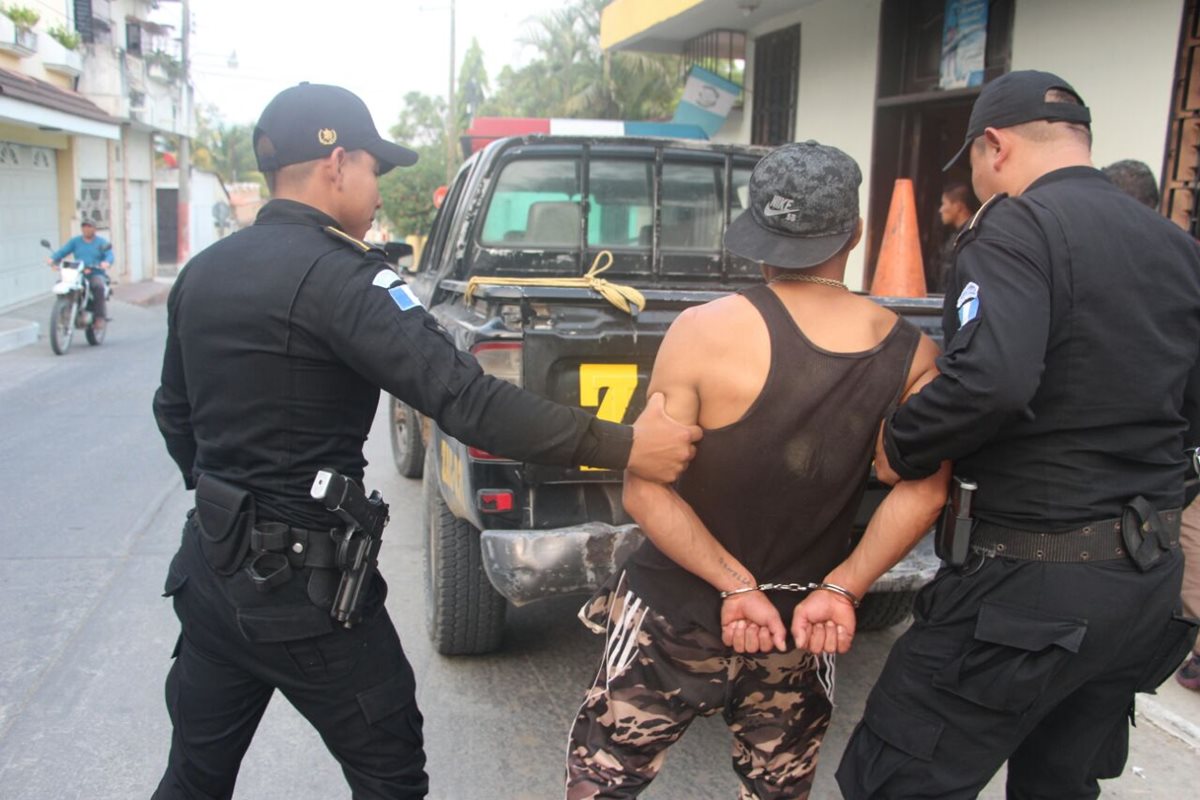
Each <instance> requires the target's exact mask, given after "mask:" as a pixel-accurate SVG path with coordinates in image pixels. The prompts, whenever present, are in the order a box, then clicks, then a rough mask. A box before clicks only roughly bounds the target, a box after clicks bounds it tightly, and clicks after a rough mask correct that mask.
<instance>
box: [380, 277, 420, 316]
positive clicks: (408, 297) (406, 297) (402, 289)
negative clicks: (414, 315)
mask: <svg viewBox="0 0 1200 800" xmlns="http://www.w3.org/2000/svg"><path fill="white" fill-rule="evenodd" d="M388 294H390V295H391V296H392V300H394V301H396V305H398V306H400V310H401V311H408V310H410V309H413V308H421V307H422V306H421V301H420V300H418V299H417V296H416V295H415V294H413V290H412V289H410V288H408V287H407V286H405V285H404V284H403V283H402V284H400V285H399V286H393V287H392V288H390V289H388Z"/></svg>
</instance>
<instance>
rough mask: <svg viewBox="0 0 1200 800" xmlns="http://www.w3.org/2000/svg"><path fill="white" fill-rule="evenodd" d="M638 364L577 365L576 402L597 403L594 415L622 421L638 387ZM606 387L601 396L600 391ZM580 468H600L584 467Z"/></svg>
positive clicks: (613, 420)
mask: <svg viewBox="0 0 1200 800" xmlns="http://www.w3.org/2000/svg"><path fill="white" fill-rule="evenodd" d="M637 382H638V373H637V364H580V365H579V404H580V405H581V406H599V409H597V411H596V416H597V417H599V418H600V419H603V420H608V421H609V422H624V421H625V412H626V411H628V410H629V402H630V401H631V400H633V393H634V391H635V390H636V389H637ZM601 389H607V390H608V391H607V392H605V393H604V397H603V399H601V397H600V390H601ZM583 469H589V470H590V469H601V467H584V468H583Z"/></svg>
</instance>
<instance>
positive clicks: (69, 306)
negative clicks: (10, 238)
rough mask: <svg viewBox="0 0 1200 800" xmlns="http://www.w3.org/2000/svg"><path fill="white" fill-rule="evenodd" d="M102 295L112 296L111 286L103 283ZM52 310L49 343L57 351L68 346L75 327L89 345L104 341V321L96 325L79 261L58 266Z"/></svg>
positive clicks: (65, 261)
mask: <svg viewBox="0 0 1200 800" xmlns="http://www.w3.org/2000/svg"><path fill="white" fill-rule="evenodd" d="M42 247H45V248H46V249H47V250H53V248H51V247H50V242H48V241H46V240H45V239H42ZM104 291H105V298H108V297H111V296H112V287H111V286H109V285H108V284H105V288H104ZM54 294H55V295H57V297H56V298H55V300H54V310H53V311H51V312H50V347H51V349H52V350H54V352H55V354H56V355H60V356H61V355H63V354H65V353H66V352H67V350H68V349H70V347H71V339H72V338H73V337H74V335H75V329H76V328H81V329H83V333H84V336H86V337H87V342H88V344H90V345H93V346H95V345H99V344H101V343H102V342H103V341H104V334H105V332H106V331H107V330H108V326H107V325H103V326H101V327H96V318H95V314H94V313H93V311H92V282H91V281H90V280H88V276H86V275H84V266H83V264H81V263H80V262H78V261H73V260H68V259H63V261H62V262H61V264H60V266H59V280H58V283H56V284H55V285H54Z"/></svg>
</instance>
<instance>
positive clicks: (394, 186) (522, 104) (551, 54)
mask: <svg viewBox="0 0 1200 800" xmlns="http://www.w3.org/2000/svg"><path fill="white" fill-rule="evenodd" d="M607 2H608V0H569V2H567V3H566V4H565V5H564V6H563V7H561V8H559V9H557V10H555V11H551V12H549V13H547V14H544V15H542V16H540V17H537V18H536V19H534V21H533V22H532V23H531V24H530V25H529V26H528V27H527V29H526V30H525V32H524V33H523V34H522V36H521V38H520V42H521V43H522V44H524V45H525V46H526V47H528V48H531V49H532V50H533V51H534V53H535V54H536V55H535V56H534V58H532V59H531V60H530V61H529V63H528V64H526V65H525V66H522V67H520V68H517V69H514V68H513V67H510V66H506V67H504V68H503V69H502V70H501V71H500V73H499V74H498V75H497V76H496V91H495V92H494V93H491V85H490V83H489V80H488V74H487V69H486V68H485V66H484V62H483V51H482V49H481V48H480V47H479V43H478V42H477V41H475V40H472V41H471V45H470V47H469V48H468V49H467V51H466V53H465V54H464V56H463V59H462V65H461V67H460V69H459V70H458V76H457V77H458V80H457V86H456V91H455V98H454V108H455V117H456V120H455V131H456V132H457V133H459V134H461V132H462V131H465V130H466V129H467V128H468V126H469V125H470V120H471V117H473V116H476V115H480V116H498V117H575V118H585V119H633V120H642V119H644V120H655V119H666V118H669V117H670V116H671V114H672V113H673V112H674V110H675V106H676V105H677V104H678V102H679V96H680V94H681V93H682V91H683V81H682V68H681V62H680V60H679V58H678V57H676V56H666V55H652V54H645V53H625V52H621V53H606V52H604V51H603V50H601V49H600V11H601V9H603V8H604V6H605V5H606V4H607ZM404 102H405V107H404V110H403V111H402V112H401V113H400V118H399V120H397V122H396V124H395V125H394V126H392V129H391V135H392V138H393V139H395V140H396V141H398V142H401V143H403V144H405V145H407V146H409V147H412V148H414V149H415V150H417V152H418V153H419V154H420V160H419V161H418V162H417V164H416V165H415V166H413V167H409V168H406V169H398V170H392V171H391V172H389V173H388V174H387V175H385V176H384V177H383V179H382V180H381V181H380V191H381V194H382V198H383V199H382V202H383V212H384V214H385V216H386V217H387V218H388V219H389V220H390V221H391V222H392V225H393V227H394V229H395V231H394V232H395V234H396V235H398V236H405V235H408V234H423V233H427V232H428V231H429V226H430V225H431V224H432V222H433V217H434V214H435V213H436V211H435V209H434V207H433V192H434V190H435V189H436V188H437V187H438V186H441V185H442V184H444V183H445V180H446V167H447V164H446V159H447V155H448V154H447V147H446V135H447V134H446V101H445V99H444V98H442V97H431V96H429V95H426V94H422V93H421V92H410V93H408V94H407V95H405V97H404ZM450 157H451V158H452V159H453V163H452V164H451V166H452V167H454V168H457V167H458V164H459V163H460V161H461V158H462V154H461V152H460V150H459V148H458V147H457V143H456V146H455V148H454V151H453V154H452V155H450Z"/></svg>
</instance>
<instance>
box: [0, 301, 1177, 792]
mask: <svg viewBox="0 0 1200 800" xmlns="http://www.w3.org/2000/svg"><path fill="white" fill-rule="evenodd" d="M16 313H17V315H28V316H30V318H32V319H36V320H39V321H41V320H43V319H44V318H45V317H46V316H48V313H49V306H48V305H46V307H45V308H44V309H42V308H41V307H40V306H33V307H29V308H26V309H22V310H21V311H19V312H16ZM112 313H113V314H114V316H115V317H116V319H115V320H114V322H113V325H112V328H111V329H110V334H109V339H108V341H107V342H106V343H105V344H104V345H103V346H102V347H99V348H91V347H88V346H87V345H86V343H83V342H82V340H80V341H79V342H77V343H76V345H75V346H74V347H73V348H72V350H71V351H70V352H69V353H68V354H67V355H66V356H63V357H57V356H54V355H53V354H52V353H51V352H50V348H49V345H48V343H47V342H46V340H45V337H44V335H43V337H42V339H41V340H40V341H39V342H38V343H37V344H36V345H31V346H29V347H25V348H22V349H20V350H15V351H12V352H9V353H4V354H0V408H2V409H3V413H2V414H0V455H2V456H3V457H2V458H0V487H2V488H0V507H2V512H0V797H2V798H5V800H54V799H56V798H88V799H89V800H108V799H109V798H112V799H114V800H115V799H116V798H131V797H148V796H149V795H150V793H151V791H152V790H153V787H154V786H155V785H156V783H157V781H158V777H159V775H160V774H161V770H162V766H163V764H164V761H165V757H166V753H167V747H168V744H169V740H170V726H169V722H168V719H167V714H166V710H165V707H164V705H163V699H162V684H163V679H164V678H165V676H166V673H167V669H168V667H169V665H170V660H169V654H170V651H171V647H172V645H173V643H174V640H175V637H176V635H177V633H178V627H177V624H176V622H175V618H174V616H173V614H172V612H171V609H170V605H169V603H168V601H166V600H164V599H162V598H161V597H160V596H159V594H160V592H161V587H162V581H163V578H164V576H165V574H166V568H167V564H168V562H169V560H170V556H171V554H172V553H173V552H174V549H175V547H176V544H177V541H178V536H179V530H180V526H181V523H182V521H183V518H184V513H185V512H186V510H187V509H188V508H189V507H190V505H191V496H190V494H189V493H187V492H185V491H184V490H183V488H182V483H181V481H180V479H179V476H178V474H177V472H176V470H175V468H174V465H173V464H172V463H171V461H170V460H169V458H168V457H167V455H166V452H165V450H164V449H163V446H162V443H161V440H160V439H159V437H158V434H157V431H156V429H155V427H154V422H153V419H152V417H151V413H150V398H151V396H152V394H153V391H154V388H155V386H156V384H157V377H158V368H159V359H160V357H161V348H162V338H163V332H164V322H165V313H164V311H163V309H162V308H161V307H152V308H140V307H135V306H131V305H127V304H124V303H115V304H114V309H113V312H112ZM382 420H383V417H382V416H381V417H379V418H378V421H377V426H376V431H375V433H374V435H373V436H372V438H371V439H370V440H369V441H368V444H367V454H368V457H369V458H370V459H371V467H370V468H369V469H368V473H367V482H368V484H369V485H370V486H371V487H373V488H378V489H380V490H381V491H382V492H383V494H384V496H385V497H386V498H387V500H388V501H389V503H390V504H391V506H392V511H393V521H392V524H391V526H390V527H389V529H388V531H387V537H386V539H385V542H384V547H383V554H382V562H383V571H384V574H385V575H387V577H388V580H389V583H390V586H391V592H390V595H389V597H388V608H389V611H390V612H391V614H392V617H393V619H394V620H395V621H396V624H397V626H398V627H399V629H400V635H401V639H402V641H403V642H404V643H405V647H406V648H407V650H408V654H409V658H410V660H411V661H412V663H413V667H414V669H415V671H416V674H417V680H418V685H419V700H420V703H421V707H422V709H423V711H424V714H425V719H426V727H425V734H426V743H427V749H428V754H429V763H428V769H429V772H430V775H431V781H432V788H431V797H433V798H447V799H449V800H468V799H473V798H494V799H495V800H523V799H525V798H538V799H540V798H555V797H561V786H562V760H563V752H564V749H565V740H566V731H567V727H568V725H569V724H570V721H571V719H572V717H573V715H574V713H575V710H576V709H577V707H578V705H579V703H580V701H581V699H582V696H583V692H584V689H585V688H586V686H587V685H588V684H589V682H590V680H591V678H592V675H593V674H594V671H595V668H596V664H597V661H598V658H599V652H600V645H601V641H600V639H599V638H598V637H596V636H593V635H592V634H590V633H588V632H587V631H586V630H585V629H584V628H583V627H582V626H581V625H580V624H578V622H577V621H576V620H575V619H574V612H575V610H576V607H577V606H578V605H579V598H567V599H563V600H560V601H556V602H553V603H547V604H543V605H534V606H530V607H526V608H522V609H516V610H514V611H513V612H512V613H511V614H510V618H509V625H508V631H507V637H506V640H505V646H504V649H503V651H502V652H500V653H498V654H495V655H492V656H487V657H473V658H444V657H441V656H438V655H436V654H435V653H433V652H432V650H431V648H430V645H429V642H428V639H427V637H426V635H425V631H424V610H423V586H422V580H423V579H422V572H421V559H422V551H421V534H420V530H419V518H420V511H419V504H420V487H419V483H418V482H414V481H408V480H405V479H403V478H400V477H398V476H397V475H396V473H395V471H394V470H393V469H392V466H391V461H390V456H389V450H388V439H387V433H386V429H385V428H384V427H383V425H382ZM898 633H899V630H898V629H893V630H891V631H886V632H882V633H876V634H867V635H863V636H860V637H859V641H858V643H857V646H856V649H855V650H854V651H853V652H852V653H851V654H850V655H849V656H846V657H843V658H842V660H841V663H840V665H839V673H838V682H837V702H838V709H837V711H836V713H835V719H834V724H833V726H832V728H831V730H830V733H829V735H828V737H827V738H826V741H825V748H824V749H825V753H826V758H825V761H824V762H823V764H822V766H821V768H820V769H819V774H818V779H817V785H816V788H815V789H814V792H813V797H814V798H818V799H820V798H831V797H837V796H838V795H837V792H836V790H835V789H834V788H833V782H832V772H833V768H834V766H835V765H836V760H837V756H838V754H840V752H841V749H842V746H843V745H844V742H845V739H846V736H847V735H848V732H849V730H850V728H851V727H852V726H853V723H854V722H855V720H856V719H857V718H858V716H859V714H860V713H861V708H862V702H863V700H864V698H865V695H866V690H867V688H868V687H869V685H870V682H871V681H872V680H873V678H874V676H875V675H876V674H877V672H878V670H879V668H880V667H881V665H882V660H883V657H884V656H885V655H886V652H887V649H888V647H889V646H890V644H891V642H892V641H893V640H894V638H895V636H896V635H898ZM729 741H730V740H729V736H728V734H727V732H726V731H725V729H724V726H723V723H721V721H720V719H719V718H718V719H707V720H701V721H700V722H698V723H696V724H695V725H694V726H693V728H692V730H690V731H689V732H688V734H687V736H685V737H684V740H683V741H682V742H681V743H680V744H679V745H678V746H677V747H676V748H675V749H674V750H673V751H672V752H671V753H670V755H669V757H668V759H667V764H666V767H665V769H664V771H663V774H662V775H661V776H660V778H659V779H658V781H656V782H655V784H654V785H653V786H652V787H651V789H650V790H649V791H647V792H646V793H645V795H644V796H645V797H649V798H688V799H689V800H691V799H692V798H694V799H695V800H706V799H707V798H730V797H733V796H735V795H736V782H735V780H734V778H733V777H732V773H731V771H730V769H729ZM1195 758H1196V755H1195V753H1194V752H1193V751H1192V750H1191V749H1189V748H1188V747H1187V746H1185V745H1184V744H1182V743H1180V742H1179V741H1178V740H1176V739H1172V738H1170V737H1168V736H1166V735H1164V734H1163V733H1162V732H1160V731H1159V730H1158V729H1156V728H1155V727H1154V726H1152V725H1147V724H1143V725H1140V726H1139V727H1137V728H1136V729H1135V731H1134V734H1133V754H1132V756H1131V759H1130V766H1129V769H1128V770H1127V772H1126V775H1125V776H1124V777H1122V778H1121V779H1119V780H1117V781H1111V782H1107V783H1106V784H1105V789H1106V793H1105V796H1106V797H1118V798H1126V797H1128V798H1132V797H1156V798H1168V797H1186V796H1191V795H1192V794H1193V793H1194V779H1195V764H1196V761H1195ZM1000 781H1001V779H1000V778H998V779H997V780H996V781H993V783H992V785H991V786H989V788H988V789H987V790H986V792H985V793H984V795H982V796H983V797H985V798H1000V797H1003V790H1002V784H1001V782H1000ZM235 796H236V797H237V798H241V799H243V800H251V799H252V800H297V799H306V798H338V797H346V796H348V792H347V790H346V788H345V785H344V783H343V782H342V779H341V775H340V772H339V770H338V768H337V766H336V764H335V762H334V761H333V759H332V758H330V757H329V756H328V755H327V753H326V752H325V750H324V747H323V745H322V744H321V742H320V739H319V738H318V737H317V735H316V734H315V733H314V732H313V731H312V730H311V729H310V728H309V727H308V726H307V723H305V722H304V720H303V719H301V718H300V717H299V715H297V714H296V713H295V712H294V711H293V710H292V709H291V708H290V706H288V705H287V703H286V702H285V701H283V700H282V699H280V698H276V701H275V702H274V703H273V704H272V706H271V708H270V709H269V711H268V712H267V715H266V717H265V718H264V720H263V723H262V726H261V727H260V729H259V732H258V735H257V737H256V739H255V741H254V744H253V745H252V746H251V748H250V751H249V753H248V755H247V757H246V761H245V764H244V767H243V770H242V774H241V778H240V780H239V784H238V790H237V793H236V795H235Z"/></svg>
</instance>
